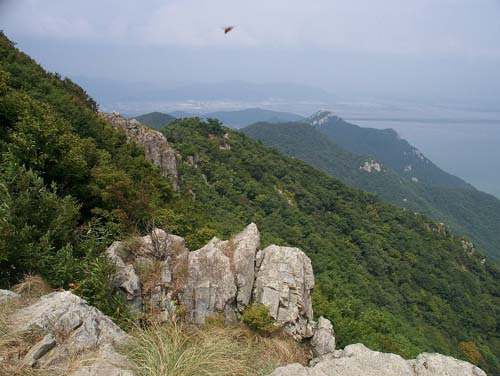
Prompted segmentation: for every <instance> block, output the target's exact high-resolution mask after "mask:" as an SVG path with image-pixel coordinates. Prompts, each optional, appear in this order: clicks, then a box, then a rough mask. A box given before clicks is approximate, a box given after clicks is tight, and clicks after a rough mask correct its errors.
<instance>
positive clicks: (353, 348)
mask: <svg viewBox="0 0 500 376" xmlns="http://www.w3.org/2000/svg"><path fill="white" fill-rule="evenodd" d="M431 375H432V376H486V374H485V373H484V372H483V371H482V370H481V369H479V368H477V367H475V366H473V365H472V364H470V363H467V362H463V361H461V360H457V359H454V358H451V357H448V356H444V355H440V354H421V355H419V356H418V358H417V359H416V360H405V359H403V358H402V357H400V356H399V355H395V354H387V353H381V352H378V351H372V350H370V349H368V348H367V347H365V346H364V345H362V344H355V345H349V346H347V347H346V348H345V349H344V350H338V351H335V352H334V353H333V354H329V355H326V356H324V357H323V358H322V359H321V360H320V361H319V362H318V363H317V364H316V365H315V366H314V367H304V366H302V365H300V364H291V365H288V366H285V367H279V368H277V369H276V370H274V372H272V373H271V374H270V376H431Z"/></svg>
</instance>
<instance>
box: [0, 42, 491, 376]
mask: <svg viewBox="0 0 500 376" xmlns="http://www.w3.org/2000/svg"><path fill="white" fill-rule="evenodd" d="M95 110H96V105H95V102H94V101H93V100H92V99H91V98H89V97H88V96H87V95H86V94H85V92H84V91H83V90H82V89H81V88H79V87H78V86H76V85H74V84H73V83H72V82H70V81H68V80H62V79H61V78H60V77H58V76H57V75H53V74H49V73H46V72H45V71H43V69H41V68H40V67H39V66H38V65H36V64H35V62H34V61H32V60H31V59H29V58H28V57H27V56H26V55H24V54H22V53H20V52H19V51H18V50H16V49H15V48H14V46H13V45H12V44H11V43H10V42H9V41H8V40H7V39H6V38H5V37H3V35H2V36H0V119H1V122H2V127H1V128H0V152H1V154H2V158H1V159H0V198H1V200H0V203H1V205H0V277H1V278H0V284H1V285H2V286H1V287H4V286H5V287H7V286H9V285H10V284H12V283H15V282H16V281H17V280H18V279H19V278H20V277H21V276H22V275H23V274H24V273H27V274H29V273H38V274H42V275H43V276H44V277H46V278H47V279H48V280H49V281H50V283H51V284H52V287H53V288H58V287H66V288H71V289H72V290H73V291H75V292H76V293H78V294H79V295H81V296H84V297H85V298H86V299H88V300H89V301H90V302H91V303H96V304H97V305H98V306H99V307H100V308H101V309H104V311H105V312H109V313H110V314H112V315H114V316H115V318H117V316H118V317H119V316H120V314H122V313H123V312H124V310H123V306H121V305H119V304H118V302H117V297H116V296H114V295H113V294H111V292H110V289H109V276H110V275H111V274H112V272H113V271H112V269H110V268H109V266H108V265H107V263H106V258H105V257H103V254H102V252H103V249H105V247H106V246H109V245H110V244H111V243H112V241H113V240H116V239H117V238H121V239H123V238H126V237H127V235H130V234H135V233H137V232H146V230H147V229H149V228H150V227H151V226H152V225H156V226H159V227H162V228H165V229H168V231H169V232H172V233H177V234H179V235H181V236H184V237H186V240H187V242H188V245H189V247H190V249H196V248H197V247H199V246H201V245H203V244H205V243H206V242H207V241H208V240H209V239H210V238H211V237H212V236H214V235H217V236H219V237H223V236H229V235H231V234H234V233H236V232H238V231H239V230H240V229H241V228H242V227H243V226H245V225H246V224H248V223H250V222H252V221H253V222H256V223H257V225H258V226H259V228H260V229H261V230H262V236H263V244H262V246H265V245H267V244H270V243H271V242H272V243H277V244H288V245H292V246H298V247H301V248H302V249H304V251H305V252H307V254H308V255H309V256H310V257H311V259H312V262H313V267H314V271H315V274H316V280H317V282H318V283H317V286H316V289H315V296H314V309H315V312H316V314H317V315H325V316H327V317H328V318H330V319H331V320H332V322H333V323H334V325H335V327H336V329H337V336H338V341H339V344H340V346H343V345H345V344H348V343H353V342H364V343H366V344H367V345H368V346H370V347H372V348H374V349H378V350H385V351H394V352H397V353H399V354H403V355H405V356H408V357H410V356H413V355H416V354H417V353H419V352H422V351H439V352H442V353H445V354H450V355H455V356H457V357H461V358H465V357H466V356H467V352H464V351H462V350H461V349H463V348H464V346H466V347H465V348H467V349H470V348H473V349H476V350H477V351H478V352H479V353H480V355H481V358H480V360H479V363H480V365H481V367H482V368H484V369H486V370H487V371H489V372H490V374H500V366H499V358H500V354H499V353H498V351H499V349H500V338H499V334H498V330H497V329H498V326H499V325H500V301H499V299H500V298H499V297H500V282H499V278H500V277H499V276H500V270H499V269H498V266H497V265H496V264H493V263H490V262H486V263H485V264H483V263H482V262H481V258H480V257H478V256H477V255H474V254H472V255H471V254H469V253H468V252H464V249H463V245H462V242H461V240H460V239H457V238H454V237H451V236H450V235H449V234H448V233H447V232H446V230H445V229H443V228H442V227H441V226H439V225H437V224H435V223H433V222H432V221H431V220H429V219H428V218H426V217H423V216H420V215H415V214H414V213H412V212H409V211H403V210H401V209H399V208H397V207H395V206H392V205H388V204H386V203H384V202H382V201H381V200H379V199H378V198H376V197H375V196H372V195H369V194H367V193H364V192H361V191H358V190H354V189H351V188H348V187H347V186H345V185H344V184H342V183H341V182H340V181H338V180H336V179H334V178H332V177H330V176H328V175H327V174H325V173H323V172H320V171H319V170H316V169H314V168H312V167H311V166H309V165H307V164H305V163H303V162H301V161H298V160H296V159H293V158H289V157H286V156H284V155H282V154H281V153H279V152H277V151H274V150H271V149H269V148H267V147H264V146H263V145H261V144H259V143H258V142H255V141H253V140H251V139H250V138H248V137H246V136H244V135H242V134H239V133H238V132H235V131H232V130H230V129H227V128H224V127H221V126H220V124H219V123H218V122H216V121H208V122H202V121H200V120H199V119H187V120H176V121H175V122H173V123H172V124H170V125H169V126H168V127H166V128H164V133H165V135H166V137H167V140H168V141H169V142H170V143H171V145H172V146H173V147H174V148H175V150H176V152H177V153H176V154H177V155H178V161H177V167H178V172H179V175H180V181H179V184H180V193H175V192H172V188H171V185H170V184H169V183H168V181H167V180H165V179H163V178H162V176H161V174H160V171H159V170H158V169H157V168H155V167H153V166H152V165H151V164H150V163H148V162H147V161H146V160H145V158H144V150H142V149H141V148H138V147H137V146H135V145H134V144H131V143H127V140H126V136H125V134H123V133H122V132H119V131H117V130H116V129H115V128H113V127H112V126H111V125H110V124H109V123H107V122H106V121H104V120H103V119H102V118H100V117H99V116H98V114H97V113H96V111H95ZM125 322H126V321H125Z"/></svg>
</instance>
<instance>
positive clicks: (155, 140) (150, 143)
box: [101, 113, 179, 190]
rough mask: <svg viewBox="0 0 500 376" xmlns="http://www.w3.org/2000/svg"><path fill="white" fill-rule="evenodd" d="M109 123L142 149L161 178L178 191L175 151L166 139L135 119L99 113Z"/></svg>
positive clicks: (115, 114)
mask: <svg viewBox="0 0 500 376" xmlns="http://www.w3.org/2000/svg"><path fill="white" fill-rule="evenodd" d="M101 116H102V117H103V118H104V119H106V120H107V121H108V122H109V123H111V124H112V125H114V126H115V127H117V128H118V129H121V130H123V131H124V132H125V135H126V136H127V140H129V141H132V142H134V143H136V144H137V145H139V146H142V147H143V148H144V153H145V157H146V159H147V160H148V161H150V162H151V163H152V164H154V165H156V166H158V168H159V169H160V171H161V173H162V175H163V176H165V177H167V178H169V179H170V181H171V182H172V185H173V187H174V189H175V190H178V189H179V183H178V174H177V164H176V159H175V151H174V149H173V147H172V146H171V145H170V144H169V142H168V141H167V139H166V137H165V136H164V135H163V134H162V133H161V132H158V131H157V130H154V129H151V128H149V127H147V126H145V125H143V124H141V123H139V122H138V121H137V120H136V119H132V120H128V119H125V118H124V117H123V116H120V115H119V114H117V113H111V114H107V113H101Z"/></svg>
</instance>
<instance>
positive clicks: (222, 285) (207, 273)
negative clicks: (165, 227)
mask: <svg viewBox="0 0 500 376" xmlns="http://www.w3.org/2000/svg"><path fill="white" fill-rule="evenodd" d="M228 248H229V242H228V241H222V240H219V239H217V238H213V239H212V240H210V242H209V243H208V244H207V245H205V246H204V247H203V248H200V249H198V250H196V251H194V252H190V253H189V256H188V278H187V281H186V286H185V288H184V291H183V293H182V295H181V303H182V305H183V306H184V307H185V308H186V309H187V312H188V317H189V318H190V319H191V320H192V321H194V322H196V323H197V324H202V323H204V322H205V319H206V318H207V317H209V316H211V315H213V314H217V313H221V314H223V315H224V317H225V318H226V319H227V320H234V319H235V318H236V316H235V313H234V308H233V307H234V305H233V303H234V301H235V299H236V293H237V289H236V283H235V277H234V274H233V271H232V265H231V264H232V262H231V259H230V258H229V256H227V255H226V254H228V253H229V249H228Z"/></svg>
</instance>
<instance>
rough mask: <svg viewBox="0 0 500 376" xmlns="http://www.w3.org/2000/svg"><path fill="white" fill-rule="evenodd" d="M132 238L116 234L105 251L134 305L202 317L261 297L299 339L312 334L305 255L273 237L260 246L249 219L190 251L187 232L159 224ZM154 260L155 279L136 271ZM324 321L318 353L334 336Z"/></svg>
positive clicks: (231, 313)
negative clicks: (120, 239) (178, 310)
mask: <svg viewBox="0 0 500 376" xmlns="http://www.w3.org/2000/svg"><path fill="white" fill-rule="evenodd" d="M130 243H131V242H130V241H129V242H128V243H127V242H115V243H113V245H111V247H110V248H109V249H108V250H107V254H108V256H109V258H110V259H111V260H112V261H114V263H115V265H116V267H117V273H116V275H115V277H114V281H115V287H116V288H118V289H119V290H120V291H122V292H123V294H124V296H125V297H126V298H127V299H128V300H129V302H130V304H131V307H132V308H133V309H137V308H138V307H142V306H146V307H147V306H149V307H151V306H155V307H156V308H157V310H158V311H160V312H163V313H164V314H165V315H167V316H171V315H172V314H173V313H174V312H175V311H176V310H175V305H180V306H182V309H181V311H182V312H184V313H185V315H186V317H187V318H188V319H190V320H191V321H193V322H195V323H198V324H203V323H204V322H205V320H206V319H207V318H208V317H210V316H212V315H217V314H222V315H223V316H224V317H225V319H226V320H229V321H232V320H235V319H236V318H237V317H238V315H239V314H240V313H241V312H242V311H243V310H244V308H245V307H246V306H247V305H249V304H251V303H262V304H264V305H266V306H267V307H268V308H269V311H270V315H271V316H272V317H273V318H274V320H275V321H276V325H277V326H281V327H283V328H284V329H285V330H286V331H287V332H288V333H290V334H291V335H292V336H294V337H295V338H296V339H297V340H302V339H304V338H310V337H312V335H313V330H314V328H315V327H316V323H314V322H313V321H312V319H313V312H312V303H311V291H312V289H313V287H314V277H313V271H312V266H311V261H310V259H309V258H308V257H307V256H306V255H305V254H304V252H302V251H301V250H300V249H298V248H289V247H279V246H276V245H272V246H269V247H267V248H266V249H264V250H262V251H258V249H259V245H260V233H259V230H258V228H257V226H256V225H255V224H254V223H252V224H250V225H248V226H247V227H246V228H245V229H244V230H243V231H242V232H241V233H239V234H237V235H235V236H234V237H233V238H232V239H230V240H229V241H224V240H219V239H217V238H213V239H212V240H211V241H210V242H209V243H208V244H207V245H205V246H204V247H202V248H200V249H198V250H196V251H193V252H188V250H187V248H186V247H185V242H184V239H182V238H180V237H178V236H175V235H171V234H167V233H166V232H164V231H163V230H160V229H155V230H153V232H152V233H151V235H148V236H145V237H142V238H137V239H136V240H135V243H134V241H133V242H132V246H131V245H130ZM130 248H132V250H131V249H130ZM155 267H156V269H157V270H158V272H156V273H149V274H150V275H153V277H155V278H156V279H154V280H152V279H151V278H150V277H148V276H147V275H144V274H145V273H144V272H142V273H141V270H143V271H144V270H148V269H149V270H154V269H155ZM148 292H149V293H148ZM326 321H327V320H326V319H322V321H321V325H320V328H321V333H322V334H321V335H320V334H318V336H317V337H316V340H317V342H318V349H319V350H318V351H319V352H321V353H322V354H323V353H326V352H327V350H326V349H327V348H330V349H331V348H332V347H334V344H335V341H334V339H333V332H332V330H330V331H328V330H329V329H327V328H326V327H324V325H326V324H325V323H326ZM330 327H331V325H330ZM327 332H328V333H329V335H330V336H331V338H326V333H327ZM332 345H333V346H332ZM320 348H321V349H320Z"/></svg>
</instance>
